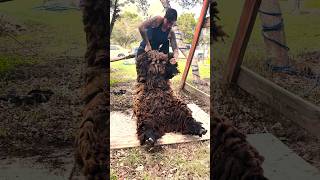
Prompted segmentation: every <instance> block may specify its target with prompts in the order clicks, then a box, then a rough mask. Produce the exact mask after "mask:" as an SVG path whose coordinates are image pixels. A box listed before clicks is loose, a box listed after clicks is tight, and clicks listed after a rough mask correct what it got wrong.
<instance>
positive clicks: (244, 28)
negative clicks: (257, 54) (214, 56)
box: [224, 0, 261, 83]
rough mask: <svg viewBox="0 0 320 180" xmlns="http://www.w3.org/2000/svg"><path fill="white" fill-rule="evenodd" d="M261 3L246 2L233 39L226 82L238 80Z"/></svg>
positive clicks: (253, 0) (256, 1) (258, 0)
mask: <svg viewBox="0 0 320 180" xmlns="http://www.w3.org/2000/svg"><path fill="white" fill-rule="evenodd" d="M260 3H261V0H246V1H245V3H244V6H243V10H242V14H241V17H240V21H239V25H238V30H237V33H236V35H235V38H234V40H233V43H232V47H231V50H230V54H229V58H228V62H227V71H226V74H225V77H224V78H225V81H226V83H235V82H236V81H237V78H238V75H239V71H240V66H241V64H242V60H243V57H244V53H245V51H246V48H247V44H248V41H249V38H250V35H251V32H252V29H253V26H254V22H255V20H256V17H257V13H258V10H259V7H260Z"/></svg>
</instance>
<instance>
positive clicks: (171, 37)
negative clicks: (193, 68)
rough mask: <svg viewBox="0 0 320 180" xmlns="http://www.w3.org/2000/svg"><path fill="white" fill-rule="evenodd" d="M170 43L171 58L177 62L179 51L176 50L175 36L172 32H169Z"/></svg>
mask: <svg viewBox="0 0 320 180" xmlns="http://www.w3.org/2000/svg"><path fill="white" fill-rule="evenodd" d="M170 43H171V47H172V50H173V58H174V60H177V59H178V57H179V49H178V44H177V40H176V35H175V33H174V31H173V30H171V31H170Z"/></svg>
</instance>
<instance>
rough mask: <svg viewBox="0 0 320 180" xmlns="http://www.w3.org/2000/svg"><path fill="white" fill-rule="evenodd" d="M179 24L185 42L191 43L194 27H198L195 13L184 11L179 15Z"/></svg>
mask: <svg viewBox="0 0 320 180" xmlns="http://www.w3.org/2000/svg"><path fill="white" fill-rule="evenodd" d="M177 24H178V26H179V29H180V31H181V32H182V35H183V41H184V43H188V44H191V43H192V38H193V33H194V29H195V27H196V20H195V19H194V14H193V13H183V14H181V15H180V16H179V17H178V21H177Z"/></svg>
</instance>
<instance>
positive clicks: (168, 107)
mask: <svg viewBox="0 0 320 180" xmlns="http://www.w3.org/2000/svg"><path fill="white" fill-rule="evenodd" d="M169 59H170V57H168V56H167V55H165V54H163V53H159V52H158V51H154V50H153V51H148V52H146V53H143V54H142V55H140V56H139V57H138V58H137V61H136V68H137V84H136V87H135V88H136V92H135V98H134V103H133V111H134V115H135V116H136V117H137V134H138V138H139V141H140V144H141V145H143V144H145V143H146V144H149V145H154V143H155V142H156V141H157V140H158V139H159V138H161V137H162V136H163V135H164V134H165V133H168V132H180V133H182V134H191V135H199V136H202V135H204V134H206V132H207V130H205V129H204V128H203V127H202V126H201V123H200V122H197V121H196V120H195V119H193V118H192V114H191V111H190V109H189V108H188V107H187V104H186V103H184V102H183V101H182V100H180V99H179V98H177V97H176V96H175V95H174V92H173V91H172V89H171V87H170V82H169V79H171V78H172V77H173V76H174V75H176V74H177V73H178V70H177V64H175V65H173V64H171V63H170V62H169Z"/></svg>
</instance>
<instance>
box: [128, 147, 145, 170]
mask: <svg viewBox="0 0 320 180" xmlns="http://www.w3.org/2000/svg"><path fill="white" fill-rule="evenodd" d="M128 154H129V155H128V156H127V157H126V158H125V159H124V160H123V162H124V163H125V164H128V165H130V166H135V165H138V164H142V163H143V161H144V158H143V156H142V154H141V151H139V150H138V149H136V148H132V149H130V150H129V153H128Z"/></svg>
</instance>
